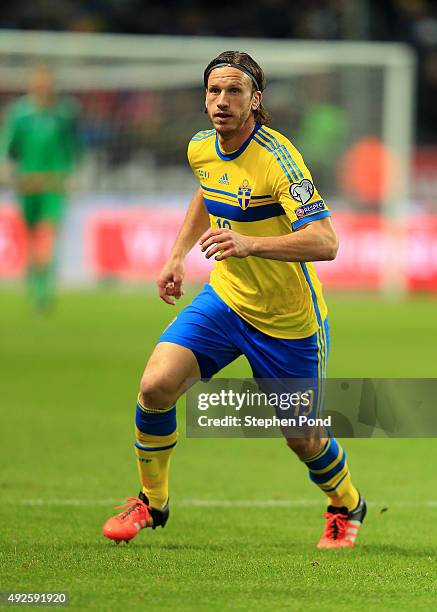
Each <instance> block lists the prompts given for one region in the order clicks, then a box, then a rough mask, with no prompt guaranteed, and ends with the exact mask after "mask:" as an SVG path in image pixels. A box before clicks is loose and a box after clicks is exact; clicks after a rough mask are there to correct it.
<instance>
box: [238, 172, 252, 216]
mask: <svg viewBox="0 0 437 612" xmlns="http://www.w3.org/2000/svg"><path fill="white" fill-rule="evenodd" d="M251 193H252V187H249V181H248V180H247V179H244V181H243V182H242V183H241V185H240V186H239V187H238V196H237V198H238V204H239V205H240V207H241V208H242V209H243V210H246V208H247V207H248V206H249V204H250V194H251Z"/></svg>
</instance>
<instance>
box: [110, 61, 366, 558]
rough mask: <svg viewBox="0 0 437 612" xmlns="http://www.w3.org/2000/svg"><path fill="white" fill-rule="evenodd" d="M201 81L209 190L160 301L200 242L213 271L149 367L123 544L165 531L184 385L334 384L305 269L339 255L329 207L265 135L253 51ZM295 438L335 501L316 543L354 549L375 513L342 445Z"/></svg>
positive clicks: (193, 159)
mask: <svg viewBox="0 0 437 612" xmlns="http://www.w3.org/2000/svg"><path fill="white" fill-rule="evenodd" d="M204 83H205V89H206V99H205V105H206V112H207V113H208V117H209V119H210V120H211V123H212V126H213V129H210V130H205V131H202V132H199V133H198V134H196V135H195V136H194V137H193V138H192V140H191V142H190V143H189V146H188V158H189V162H190V165H191V167H192V170H193V172H194V174H195V175H196V176H197V177H198V179H199V181H200V187H199V189H198V191H197V192H196V193H195V195H194V197H193V199H192V201H191V204H190V206H189V209H188V213H187V215H186V218H185V221H184V224H183V226H182V229H181V231H180V233H179V235H178V238H177V240H176V242H175V244H174V246H173V249H172V251H171V253H170V256H169V259H168V261H167V263H166V265H165V266H164V268H163V270H162V272H161V274H160V276H159V279H158V287H159V294H160V296H161V298H162V299H163V300H164V301H165V302H167V303H168V304H174V303H175V302H174V299H178V298H180V297H181V295H182V283H183V278H184V258H185V256H186V255H187V253H188V252H189V251H190V250H191V249H192V248H193V246H194V245H195V244H196V243H198V242H199V243H200V245H201V250H202V251H203V252H204V253H205V256H206V257H207V258H211V257H214V259H215V268H214V270H213V272H212V274H211V279H210V283H209V284H207V285H206V286H205V288H204V289H203V291H201V292H200V293H199V294H198V295H197V297H196V298H195V299H194V301H193V302H192V304H190V305H189V306H187V307H186V308H185V309H184V310H183V311H182V312H181V313H180V315H179V316H178V317H177V318H176V319H175V320H174V321H173V323H172V324H171V325H170V326H169V327H168V328H167V329H166V330H165V331H164V332H163V334H162V335H161V337H160V338H159V340H158V343H157V345H156V347H155V349H154V351H153V353H152V355H151V357H150V359H149V362H148V363H147V366H146V369H145V371H144V374H143V377H142V380H141V384H140V393H139V395H138V401H137V405H136V428H135V432H136V442H135V447H136V456H137V463H138V469H139V475H140V481H141V487H142V490H141V492H140V493H139V496H138V498H129V499H128V503H127V504H126V506H125V509H124V510H123V511H122V512H121V513H119V514H117V515H116V516H114V517H112V518H110V519H108V521H107V522H106V523H105V525H104V527H103V534H104V535H105V536H106V537H108V538H111V539H113V540H115V541H117V542H119V541H121V540H125V541H129V540H130V539H132V538H133V537H134V536H136V535H137V533H138V532H139V531H140V530H141V529H142V528H144V527H152V528H153V529H154V528H156V527H158V526H162V527H163V526H164V525H165V523H166V522H167V519H168V516H169V502H168V470H169V462H170V456H171V454H172V452H173V450H174V447H175V445H176V441H177V432H176V408H175V403H176V401H177V399H178V398H179V397H180V396H181V395H182V394H183V393H184V391H185V390H186V381H187V379H189V378H191V379H199V378H206V379H208V378H210V377H212V376H214V374H216V373H217V372H219V371H220V370H221V369H222V368H223V367H224V366H226V365H227V364H229V363H230V362H231V361H233V360H234V359H236V358H237V357H238V356H239V355H241V354H243V355H245V356H246V357H247V359H248V361H249V364H250V366H251V368H252V371H253V374H254V377H255V378H257V379H267V378H268V379H272V378H277V379H284V378H312V379H318V378H323V377H325V376H326V358H327V354H328V350H329V329H328V322H327V308H326V304H325V302H324V299H323V295H322V290H321V285H320V282H319V280H318V278H317V276H316V273H315V270H314V266H313V264H312V263H308V262H312V261H322V260H332V259H334V258H335V256H336V253H337V248H338V242H337V237H336V234H335V231H334V229H333V227H332V224H331V220H330V213H329V211H328V208H327V206H326V204H325V202H324V201H323V199H322V198H321V196H320V195H319V193H318V192H317V189H316V188H315V186H314V184H313V180H312V177H311V175H310V173H309V171H308V169H307V168H306V167H305V164H304V162H303V160H302V157H301V155H300V154H299V152H298V151H297V150H296V149H295V148H294V147H293V145H292V144H291V143H290V141H289V140H288V139H287V138H285V137H284V136H283V135H282V134H280V133H279V132H276V131H274V130H273V129H270V128H269V127H267V122H268V119H269V116H268V114H267V112H266V110H265V108H264V106H263V104H262V96H263V90H264V87H265V78H264V74H263V71H262V69H261V68H260V66H259V65H258V64H257V63H256V62H255V61H254V60H253V59H252V58H251V57H250V56H249V55H247V54H246V53H240V52H237V51H226V52H224V53H221V54H220V55H219V56H218V57H216V58H215V59H213V60H212V61H211V62H210V63H209V64H208V66H207V68H206V69H205V73H204ZM287 443H288V445H289V447H290V448H291V450H292V451H294V453H295V454H296V455H297V456H298V457H299V459H300V460H301V461H302V462H303V463H304V464H305V466H306V468H307V469H308V471H309V476H310V479H311V480H312V481H313V482H314V483H315V485H317V486H318V487H319V488H320V489H321V490H322V491H323V492H324V493H325V494H326V496H327V498H328V509H327V512H326V514H325V517H326V524H325V531H324V533H323V535H322V537H321V539H320V541H319V543H318V545H317V546H318V547H319V548H337V547H352V546H354V544H355V539H356V536H357V533H358V530H359V528H360V526H361V524H362V522H363V519H364V516H365V513H366V505H365V503H364V500H363V498H362V497H361V496H360V494H359V492H358V491H357V489H356V488H355V486H354V485H353V483H352V481H351V476H350V472H349V468H348V464H347V462H346V455H345V452H344V450H343V448H342V447H341V446H340V444H339V443H338V441H336V440H335V438H333V437H322V436H314V435H313V436H311V437H307V438H306V437H301V438H297V437H291V438H289V439H287Z"/></svg>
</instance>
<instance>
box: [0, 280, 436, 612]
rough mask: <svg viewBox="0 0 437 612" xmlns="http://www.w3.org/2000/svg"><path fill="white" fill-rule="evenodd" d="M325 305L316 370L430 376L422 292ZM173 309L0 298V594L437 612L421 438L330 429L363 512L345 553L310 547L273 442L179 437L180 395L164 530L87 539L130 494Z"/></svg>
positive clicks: (203, 606) (309, 531) (303, 491)
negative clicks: (325, 335) (326, 342)
mask: <svg viewBox="0 0 437 612" xmlns="http://www.w3.org/2000/svg"><path fill="white" fill-rule="evenodd" d="M186 303H188V298H185V299H184V304H186ZM329 304H330V310H331V313H330V321H331V332H332V351H331V359H330V368H329V372H330V375H331V376H402V377H433V376H435V375H436V352H435V351H436V348H435V340H436V337H437V329H436V328H437V323H436V321H437V319H436V315H435V313H436V309H437V301H436V300H435V299H434V300H433V299H431V298H425V297H423V298H416V299H411V300H408V301H405V302H403V303H400V304H395V303H392V304H390V303H382V302H381V301H379V300H377V299H376V298H372V297H366V296H356V297H350V296H349V297H347V296H331V297H330V298H329ZM182 306H183V304H181V305H178V306H177V307H176V309H172V308H170V307H168V306H166V305H165V304H163V303H160V302H159V300H158V298H157V297H155V296H154V295H153V294H151V293H147V292H136V293H117V292H115V291H111V290H109V289H108V290H101V291H98V292H89V293H68V294H63V295H62V296H61V298H60V301H59V305H58V309H57V310H56V311H55V312H54V314H53V316H50V317H38V316H35V315H34V314H32V313H31V312H30V310H29V308H28V305H27V304H26V301H25V298H24V294H22V293H19V292H14V291H7V292H6V291H5V292H3V293H2V295H1V300H0V371H1V377H0V405H1V433H0V435H1V472H0V496H1V503H0V513H1V517H0V518H1V522H0V525H1V527H0V591H7V590H14V591H21V590H25V591H59V590H65V591H68V592H69V593H70V598H71V600H70V601H71V603H70V608H71V609H102V610H131V609H134V608H136V609H145V610H146V609H147V610H152V611H155V610H168V609H174V610H178V611H179V610H187V611H188V610H208V611H209V610H214V611H215V610H322V611H324V610H336V611H338V610H366V611H367V610H395V609H396V610H399V609H401V610H411V609H412V608H414V609H415V610H430V609H435V605H436V601H437V599H436V598H437V591H436V559H437V552H436V546H437V520H436V516H437V492H436V486H437V481H436V469H435V466H436V464H437V448H436V444H435V440H432V439H422V440H381V439H379V440H345V441H344V445H345V447H346V449H347V452H348V457H349V463H350V466H351V470H352V475H353V478H354V481H355V482H356V484H357V485H358V486H359V488H360V489H361V490H362V492H363V493H364V494H365V496H366V498H367V500H368V502H369V512H368V516H367V519H366V522H365V524H364V527H363V529H362V531H361V533H360V536H359V539H358V544H357V546H356V548H355V549H354V550H340V551H317V550H316V549H315V547H314V545H315V543H316V542H317V539H318V538H319V536H320V533H321V531H322V527H323V516H322V513H323V510H324V506H325V503H324V498H323V496H322V495H321V493H320V492H319V491H318V490H317V489H316V488H315V487H314V485H312V484H311V483H310V481H309V480H308V477H307V475H306V471H305V469H304V467H303V466H302V464H300V463H299V462H298V461H297V460H296V459H295V458H294V457H293V456H292V454H291V453H290V451H288V449H287V448H286V446H285V444H284V443H283V441H282V440H279V439H273V440H211V439H208V440H194V439H187V438H185V436H184V433H183V430H184V416H183V411H184V406H183V402H180V404H181V405H180V406H179V423H180V430H181V432H182V433H181V437H180V443H179V445H178V448H177V449H176V452H175V453H174V456H173V464H172V472H171V498H172V516H171V519H170V521H169V523H168V525H167V527H166V528H165V529H157V530H156V531H152V530H146V531H143V532H142V533H141V534H140V535H139V536H138V538H136V539H135V540H134V541H133V542H132V543H131V544H130V545H129V546H127V545H125V544H121V545H120V546H115V545H114V544H113V543H111V542H109V541H108V540H105V539H104V538H103V537H102V535H101V526H102V523H103V522H104V520H105V519H106V518H107V517H108V516H110V515H111V514H112V512H113V510H112V508H113V506H114V505H116V503H123V501H124V498H125V497H126V496H128V495H136V494H137V492H138V488H139V487H138V482H137V474H136V467H135V462H134V453H133V446H132V442H133V418H134V406H135V396H136V392H137V387H138V380H139V377H140V375H141V372H142V369H143V366H144V364H145V361H146V357H147V355H148V354H149V352H150V350H151V347H152V346H153V342H154V340H155V339H156V337H157V336H158V334H159V332H160V330H161V329H163V328H164V326H165V325H166V324H167V323H168V322H169V321H170V320H171V318H173V316H174V314H175V310H178V309H180V308H181V307H182ZM248 373H249V370H248V367H247V365H246V364H245V362H244V360H238V361H237V362H236V363H235V364H233V365H232V366H230V367H229V368H228V369H227V370H226V372H225V374H227V375H229V376H244V375H248ZM383 508H386V509H387V510H386V511H384V512H381V511H382V509H383Z"/></svg>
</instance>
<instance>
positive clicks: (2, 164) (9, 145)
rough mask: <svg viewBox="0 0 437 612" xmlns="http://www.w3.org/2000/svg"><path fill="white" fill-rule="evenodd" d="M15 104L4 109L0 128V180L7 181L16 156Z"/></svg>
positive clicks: (9, 178) (10, 175)
mask: <svg viewBox="0 0 437 612" xmlns="http://www.w3.org/2000/svg"><path fill="white" fill-rule="evenodd" d="M16 133H17V130H16V118H15V104H14V105H12V106H11V107H9V108H8V109H7V111H6V115H5V117H4V120H3V123H2V126H1V130H0V182H2V183H9V182H10V180H11V177H12V171H13V167H12V166H13V164H14V163H15V161H16V157H17V152H18V151H17V143H16V139H17V137H16Z"/></svg>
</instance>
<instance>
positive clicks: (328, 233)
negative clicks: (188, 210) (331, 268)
mask: <svg viewBox="0 0 437 612" xmlns="http://www.w3.org/2000/svg"><path fill="white" fill-rule="evenodd" d="M200 245H201V250H202V251H203V252H205V251H206V255H205V257H206V258H207V259H209V258H210V257H212V256H213V255H215V259H216V260H217V261H221V260H222V259H227V258H228V257H239V258H243V257H248V256H249V255H251V256H254V257H263V258H265V259H277V260H279V261H329V260H332V259H335V257H336V255H337V251H338V238H337V234H336V233H335V230H334V227H333V225H332V223H331V219H330V218H329V217H325V218H323V219H319V220H315V221H311V222H309V223H308V224H307V225H304V226H301V227H300V228H299V229H298V230H297V231H296V232H294V233H293V234H286V235H285V236H244V235H243V234H239V233H238V232H234V231H233V230H229V229H228V230H227V229H212V228H211V229H209V230H208V231H206V232H205V233H204V234H203V235H202V237H201V238H200Z"/></svg>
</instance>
